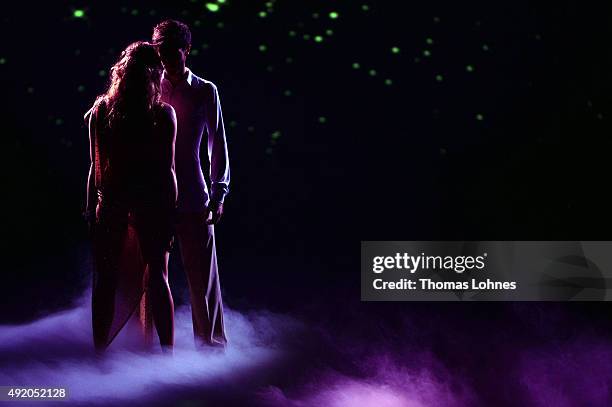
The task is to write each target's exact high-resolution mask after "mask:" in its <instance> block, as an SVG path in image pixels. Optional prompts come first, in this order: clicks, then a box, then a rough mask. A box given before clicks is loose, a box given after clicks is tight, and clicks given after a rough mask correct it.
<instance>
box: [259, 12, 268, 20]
mask: <svg viewBox="0 0 612 407" xmlns="http://www.w3.org/2000/svg"><path fill="white" fill-rule="evenodd" d="M257 15H258V16H259V17H260V18H266V16H267V15H268V13H266V12H265V11H260V12H259V13H257Z"/></svg>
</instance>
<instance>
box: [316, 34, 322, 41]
mask: <svg viewBox="0 0 612 407" xmlns="http://www.w3.org/2000/svg"><path fill="white" fill-rule="evenodd" d="M314 40H315V42H323V37H322V36H320V35H315V37H314Z"/></svg>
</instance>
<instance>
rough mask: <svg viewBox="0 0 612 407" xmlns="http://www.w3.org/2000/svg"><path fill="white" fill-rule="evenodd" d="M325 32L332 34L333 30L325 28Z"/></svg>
mask: <svg viewBox="0 0 612 407" xmlns="http://www.w3.org/2000/svg"><path fill="white" fill-rule="evenodd" d="M325 34H327V35H334V30H330V29H327V30H325Z"/></svg>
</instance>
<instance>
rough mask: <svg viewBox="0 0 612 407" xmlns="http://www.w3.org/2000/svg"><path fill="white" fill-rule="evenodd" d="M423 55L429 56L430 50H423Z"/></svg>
mask: <svg viewBox="0 0 612 407" xmlns="http://www.w3.org/2000/svg"><path fill="white" fill-rule="evenodd" d="M423 55H424V56H426V57H430V56H431V51H430V50H428V49H426V50H424V51H423Z"/></svg>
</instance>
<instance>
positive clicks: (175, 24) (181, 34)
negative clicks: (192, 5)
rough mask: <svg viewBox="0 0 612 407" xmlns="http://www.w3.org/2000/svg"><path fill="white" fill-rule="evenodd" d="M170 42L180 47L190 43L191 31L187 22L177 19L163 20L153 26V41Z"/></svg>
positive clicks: (185, 46)
mask: <svg viewBox="0 0 612 407" xmlns="http://www.w3.org/2000/svg"><path fill="white" fill-rule="evenodd" d="M167 41H168V42H172V43H174V44H176V45H178V46H179V47H181V48H187V47H188V46H190V45H191V31H190V30H189V26H187V24H185V23H182V22H180V21H177V20H165V21H162V22H161V23H159V24H157V25H156V26H155V28H153V42H154V43H156V44H159V43H162V42H167Z"/></svg>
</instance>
